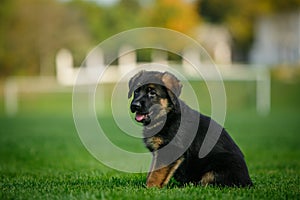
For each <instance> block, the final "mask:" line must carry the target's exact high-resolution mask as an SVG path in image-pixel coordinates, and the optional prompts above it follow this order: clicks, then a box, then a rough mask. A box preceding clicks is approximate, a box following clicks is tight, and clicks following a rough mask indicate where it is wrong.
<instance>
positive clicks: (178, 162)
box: [163, 158, 184, 186]
mask: <svg viewBox="0 0 300 200" xmlns="http://www.w3.org/2000/svg"><path fill="white" fill-rule="evenodd" d="M183 160H184V158H180V159H178V160H177V161H176V163H175V164H174V166H172V169H171V171H170V172H169V174H168V176H167V177H166V179H165V181H164V183H163V186H165V185H167V184H168V183H169V181H170V179H171V177H172V176H173V175H174V173H175V171H176V170H177V169H178V167H179V166H180V164H181V163H182V162H183Z"/></svg>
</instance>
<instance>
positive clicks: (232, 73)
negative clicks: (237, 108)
mask: <svg viewBox="0 0 300 200" xmlns="http://www.w3.org/2000/svg"><path fill="white" fill-rule="evenodd" d="M130 49H131V48H130V47H129V46H125V47H123V48H121V49H120V55H122V56H119V57H118V66H113V67H108V68H106V66H105V64H104V56H103V53H102V51H101V50H99V49H98V50H94V51H92V53H91V54H89V56H88V57H87V60H86V61H85V67H83V68H81V69H80V68H76V67H74V64H73V57H72V54H71V53H70V52H69V51H68V50H66V49H62V50H60V51H59V52H58V54H57V57H56V72H57V75H56V77H23V78H20V77H19V78H17V77H10V78H8V79H7V80H6V82H5V86H4V106H5V112H6V114H7V115H8V116H14V115H16V114H17V112H18V99H19V97H18V93H19V92H28V93H32V92H71V91H72V90H71V89H70V87H71V86H73V85H74V83H75V81H76V77H77V75H78V73H79V70H83V71H81V73H80V75H84V76H85V77H83V78H82V77H81V79H82V80H86V81H84V82H82V83H81V84H87V85H89V84H95V83H97V81H98V77H97V76H95V74H99V71H102V70H103V69H105V68H106V73H105V74H106V76H104V77H103V79H101V82H102V83H105V82H107V83H109V82H116V81H118V80H119V79H120V77H122V76H123V75H124V74H126V73H127V72H128V71H130V70H132V69H134V68H136V67H138V65H139V64H140V63H137V62H136V60H137V59H136V58H137V56H136V52H135V51H130ZM123 52H130V53H127V54H124V55H123ZM183 57H184V58H188V59H189V60H190V61H191V60H192V61H193V63H197V64H199V66H201V67H202V69H201V71H203V72H205V74H206V76H205V81H220V80H219V77H215V75H214V74H215V73H210V70H212V69H211V68H210V67H209V66H205V64H201V59H200V54H198V53H197V52H194V51H192V50H188V49H187V50H186V51H185V52H183ZM152 63H160V64H166V65H169V66H172V67H175V68H176V69H178V70H179V71H181V72H182V73H184V74H185V75H186V77H187V78H188V79H189V80H199V81H201V80H203V79H202V78H201V77H199V75H198V76H196V75H197V73H195V70H193V67H192V66H191V65H190V64H189V63H188V62H186V61H185V60H183V61H182V63H175V64H174V63H168V60H167V54H166V53H164V52H162V51H160V52H159V53H158V52H155V51H154V52H153V53H152ZM218 67H219V68H218V69H219V71H220V73H221V76H222V79H223V80H224V81H255V82H256V109H257V112H258V113H259V114H260V115H267V114H268V113H269V112H270V109H271V80H270V74H269V70H268V69H267V68H264V67H263V66H248V65H247V66H242V65H228V66H222V65H219V66H218ZM101 69H102V70H101ZM82 72H84V73H82ZM195 74H196V75H195Z"/></svg>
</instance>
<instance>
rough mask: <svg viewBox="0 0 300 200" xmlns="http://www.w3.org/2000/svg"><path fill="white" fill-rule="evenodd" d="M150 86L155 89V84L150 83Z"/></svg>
mask: <svg viewBox="0 0 300 200" xmlns="http://www.w3.org/2000/svg"><path fill="white" fill-rule="evenodd" d="M148 87H150V88H152V89H155V88H156V87H155V85H154V84H149V85H148Z"/></svg>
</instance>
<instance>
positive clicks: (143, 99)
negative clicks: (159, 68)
mask: <svg viewBox="0 0 300 200" xmlns="http://www.w3.org/2000/svg"><path fill="white" fill-rule="evenodd" d="M181 88H182V84H181V83H180V81H179V80H178V79H177V78H176V77H175V76H174V75H172V74H171V73H169V72H164V73H162V72H156V71H144V70H143V71H140V72H139V73H138V74H136V75H135V76H133V77H132V78H131V79H130V81H129V92H128V98H130V97H131V96H132V94H133V99H132V102H131V104H130V110H131V112H132V113H135V114H136V116H135V120H136V121H138V122H141V123H143V124H144V125H148V124H150V122H151V121H152V120H155V119H158V118H159V117H160V115H162V113H168V112H170V111H175V110H177V109H178V107H179V102H178V100H177V98H178V97H179V95H180V93H181Z"/></svg>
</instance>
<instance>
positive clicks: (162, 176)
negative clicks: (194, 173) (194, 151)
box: [146, 152, 183, 188]
mask: <svg viewBox="0 0 300 200" xmlns="http://www.w3.org/2000/svg"><path fill="white" fill-rule="evenodd" d="M182 161H183V157H181V158H179V159H178V160H176V161H175V162H173V163H172V164H170V165H167V166H163V165H161V164H160V163H158V159H157V154H156V153H155V152H154V155H153V160H152V164H151V169H150V172H149V173H148V177H147V182H146V184H147V187H148V188H149V187H159V188H162V187H163V186H165V185H166V184H167V183H168V182H169V181H170V178H171V177H172V176H173V174H174V172H175V171H176V169H177V168H178V167H179V166H180V164H181V163H182Z"/></svg>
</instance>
